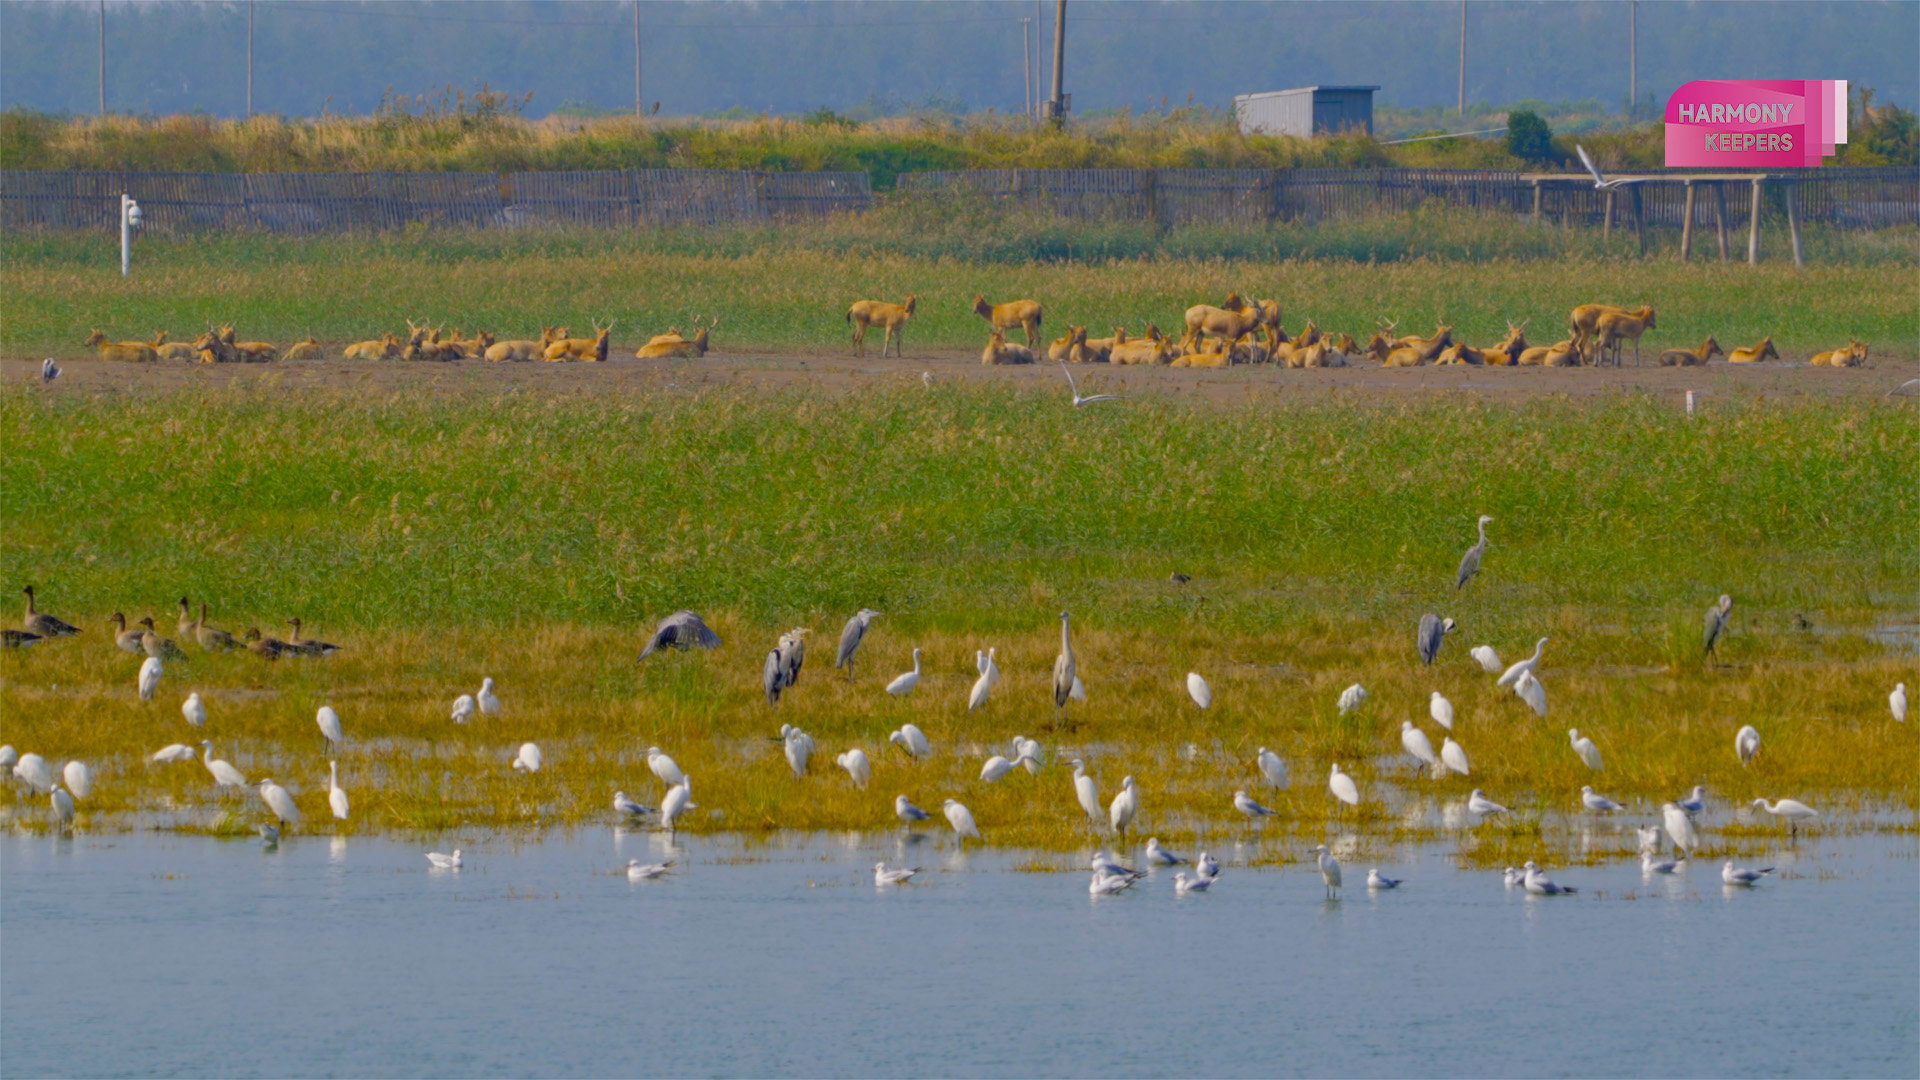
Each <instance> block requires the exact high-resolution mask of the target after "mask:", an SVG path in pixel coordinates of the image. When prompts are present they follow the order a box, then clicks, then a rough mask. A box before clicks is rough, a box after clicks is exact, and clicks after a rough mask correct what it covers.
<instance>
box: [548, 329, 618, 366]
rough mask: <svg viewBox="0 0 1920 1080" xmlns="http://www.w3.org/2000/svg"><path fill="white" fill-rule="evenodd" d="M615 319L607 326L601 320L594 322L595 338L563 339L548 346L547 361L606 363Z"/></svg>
mask: <svg viewBox="0 0 1920 1080" xmlns="http://www.w3.org/2000/svg"><path fill="white" fill-rule="evenodd" d="M619 321H620V320H618V319H615V320H613V322H609V323H608V324H607V325H605V326H601V325H600V320H598V319H595V320H593V335H594V336H593V337H590V338H561V339H559V340H557V341H555V342H553V343H552V344H551V345H548V346H547V354H546V356H547V359H548V360H550V361H555V362H558V361H562V360H582V361H589V362H597V361H604V360H606V358H607V348H608V339H609V337H610V335H611V334H612V333H613V323H614V322H619Z"/></svg>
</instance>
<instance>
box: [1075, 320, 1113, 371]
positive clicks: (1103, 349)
mask: <svg viewBox="0 0 1920 1080" xmlns="http://www.w3.org/2000/svg"><path fill="white" fill-rule="evenodd" d="M1081 329H1082V331H1083V332H1084V331H1085V329H1086V328H1085V327H1082V328H1081ZM1125 340H1127V332H1126V330H1125V329H1124V328H1122V327H1118V326H1116V327H1114V328H1113V336H1112V337H1103V338H1088V337H1083V339H1082V340H1081V342H1080V355H1079V356H1078V357H1068V359H1070V360H1072V361H1073V362H1074V363H1076V364H1106V363H1111V362H1112V360H1113V347H1114V346H1115V345H1117V344H1119V343H1120V342H1122V341H1125Z"/></svg>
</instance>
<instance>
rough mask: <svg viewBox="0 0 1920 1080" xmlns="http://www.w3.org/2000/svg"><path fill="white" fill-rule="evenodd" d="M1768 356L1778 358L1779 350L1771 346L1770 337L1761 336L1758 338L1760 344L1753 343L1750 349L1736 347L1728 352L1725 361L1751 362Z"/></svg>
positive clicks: (1731, 362)
mask: <svg viewBox="0 0 1920 1080" xmlns="http://www.w3.org/2000/svg"><path fill="white" fill-rule="evenodd" d="M1769 357H1771V358H1773V359H1775V360H1778V359H1780V350H1778V349H1776V348H1774V347H1773V339H1772V338H1771V337H1763V338H1761V339H1760V344H1758V345H1755V346H1754V347H1753V348H1751V349H1741V348H1736V349H1734V350H1733V351H1732V352H1730V353H1728V354H1727V363H1729V364H1751V363H1754V362H1756V361H1759V360H1765V359H1767V358H1769Z"/></svg>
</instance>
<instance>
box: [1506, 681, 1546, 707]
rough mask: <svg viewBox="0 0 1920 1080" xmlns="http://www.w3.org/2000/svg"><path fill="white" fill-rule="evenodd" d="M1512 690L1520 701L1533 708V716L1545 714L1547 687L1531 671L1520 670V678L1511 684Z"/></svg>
mask: <svg viewBox="0 0 1920 1080" xmlns="http://www.w3.org/2000/svg"><path fill="white" fill-rule="evenodd" d="M1513 692H1514V695H1515V696H1516V697H1518V698H1519V699H1520V700H1521V701H1524V702H1526V703H1527V707H1528V708H1530V709H1532V710H1533V714H1534V715H1535V716H1545V715H1547V687H1546V684H1544V683H1542V682H1541V681H1540V680H1539V679H1537V678H1535V677H1534V674H1533V672H1531V671H1523V672H1521V673H1520V678H1519V679H1518V680H1517V681H1516V682H1514V684H1513Z"/></svg>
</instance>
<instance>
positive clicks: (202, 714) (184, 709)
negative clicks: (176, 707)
mask: <svg viewBox="0 0 1920 1080" xmlns="http://www.w3.org/2000/svg"><path fill="white" fill-rule="evenodd" d="M180 715H181V716H183V717H185V718H186V721H187V723H189V724H192V725H193V726H194V727H200V726H201V725H203V724H205V723H206V722H207V706H206V704H205V703H204V702H202V701H201V700H200V691H198V690H195V691H194V692H193V693H191V694H188V695H187V700H185V701H183V702H181V703H180Z"/></svg>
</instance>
